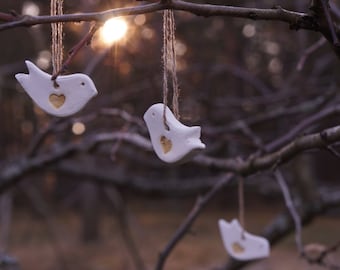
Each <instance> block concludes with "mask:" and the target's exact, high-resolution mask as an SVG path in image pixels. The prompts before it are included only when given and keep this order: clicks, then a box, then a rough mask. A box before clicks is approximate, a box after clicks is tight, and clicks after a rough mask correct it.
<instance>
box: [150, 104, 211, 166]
mask: <svg viewBox="0 0 340 270" xmlns="http://www.w3.org/2000/svg"><path fill="white" fill-rule="evenodd" d="M163 113H164V104H162V103H157V104H154V105H152V106H151V107H150V108H149V109H148V110H147V111H146V112H145V114H144V120H145V122H146V125H147V128H148V130H149V134H150V137H151V143H152V146H153V148H154V151H155V152H156V154H157V156H158V157H159V158H160V159H161V160H163V161H165V162H168V163H175V162H180V161H184V160H187V159H189V158H190V157H191V156H192V155H194V154H195V153H196V152H198V151H199V150H202V149H204V148H205V144H204V143H202V142H201V139H200V136H201V127H199V126H194V127H188V126H185V125H183V124H182V123H181V122H179V121H178V120H177V119H176V117H175V116H174V115H173V113H172V112H171V111H170V109H169V108H168V107H166V111H165V116H166V125H165V124H164V118H163Z"/></svg>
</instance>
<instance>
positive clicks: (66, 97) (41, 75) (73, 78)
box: [15, 61, 98, 117]
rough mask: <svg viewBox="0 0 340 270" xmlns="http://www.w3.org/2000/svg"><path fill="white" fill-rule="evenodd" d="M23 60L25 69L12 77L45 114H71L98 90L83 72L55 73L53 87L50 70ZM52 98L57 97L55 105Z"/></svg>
mask: <svg viewBox="0 0 340 270" xmlns="http://www.w3.org/2000/svg"><path fill="white" fill-rule="evenodd" d="M25 63H26V65H27V68H28V72H29V73H28V74H23V73H19V74H16V75H15V78H16V79H17V80H18V82H19V83H20V84H21V86H22V87H23V88H24V90H25V91H26V92H27V94H28V95H29V96H30V97H31V98H32V99H33V100H34V102H35V103H36V104H37V105H38V106H39V107H40V108H41V109H43V110H44V111H45V112H47V113H49V114H52V115H55V116H60V117H65V116H70V115H72V114H75V113H77V112H78V111H80V110H81V109H82V108H83V107H84V106H85V104H86V103H87V102H88V101H89V100H90V99H91V98H92V97H94V96H95V95H97V93H98V92H97V89H96V87H95V85H94V83H93V81H92V80H91V79H90V77H89V76H87V75H85V74H82V73H76V74H71V75H65V76H58V77H57V79H56V83H57V84H58V85H59V87H55V85H54V82H53V81H52V80H51V77H52V76H51V75H50V74H48V73H46V72H44V71H42V70H40V69H39V68H38V67H37V66H35V65H34V64H33V63H32V62H30V61H25ZM53 99H57V100H58V99H60V100H59V105H58V106H56V105H55V103H53V102H51V100H53Z"/></svg>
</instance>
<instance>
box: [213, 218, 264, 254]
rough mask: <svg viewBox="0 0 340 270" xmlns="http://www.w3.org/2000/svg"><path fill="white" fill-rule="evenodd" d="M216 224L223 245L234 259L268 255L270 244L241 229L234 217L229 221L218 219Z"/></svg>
mask: <svg viewBox="0 0 340 270" xmlns="http://www.w3.org/2000/svg"><path fill="white" fill-rule="evenodd" d="M218 225H219V228H220V233H221V237H222V240H223V244H224V247H225V249H226V250H227V252H228V254H229V255H230V256H231V257H233V258H234V259H237V260H242V261H245V260H254V259H261V258H266V257H268V256H269V254H270V245H269V242H268V240H267V239H265V238H263V237H260V236H256V235H252V234H250V233H248V232H246V231H243V228H242V227H241V225H240V223H239V222H238V221H237V220H236V219H233V220H232V221H231V222H230V223H229V222H227V221H225V220H223V219H220V220H219V221H218Z"/></svg>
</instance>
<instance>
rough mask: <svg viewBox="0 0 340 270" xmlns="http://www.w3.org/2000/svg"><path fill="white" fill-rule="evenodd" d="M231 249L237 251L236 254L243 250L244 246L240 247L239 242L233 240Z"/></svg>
mask: <svg viewBox="0 0 340 270" xmlns="http://www.w3.org/2000/svg"><path fill="white" fill-rule="evenodd" d="M232 249H233V251H234V252H235V253H238V254H239V253H243V252H244V247H242V246H241V244H240V243H238V242H234V243H233V244H232Z"/></svg>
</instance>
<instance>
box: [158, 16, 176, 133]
mask: <svg viewBox="0 0 340 270" xmlns="http://www.w3.org/2000/svg"><path fill="white" fill-rule="evenodd" d="M175 41H176V38H175V17H174V12H173V11H172V10H164V13H163V57H162V58H163V104H164V110H163V121H164V125H165V127H166V128H167V129H168V125H167V121H166V106H167V104H168V92H169V83H168V80H171V84H172V90H173V91H172V93H173V95H172V110H173V113H174V115H175V117H176V118H177V119H179V118H180V115H179V104H178V99H179V94H180V90H179V87H178V80H177V74H176V65H177V63H176V48H175V45H176V44H175Z"/></svg>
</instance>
